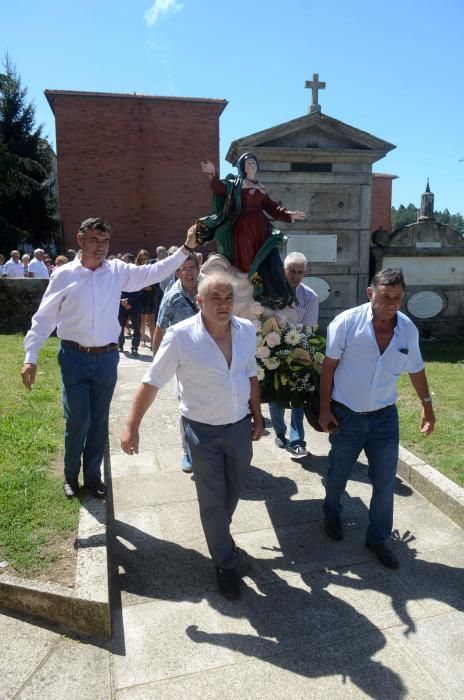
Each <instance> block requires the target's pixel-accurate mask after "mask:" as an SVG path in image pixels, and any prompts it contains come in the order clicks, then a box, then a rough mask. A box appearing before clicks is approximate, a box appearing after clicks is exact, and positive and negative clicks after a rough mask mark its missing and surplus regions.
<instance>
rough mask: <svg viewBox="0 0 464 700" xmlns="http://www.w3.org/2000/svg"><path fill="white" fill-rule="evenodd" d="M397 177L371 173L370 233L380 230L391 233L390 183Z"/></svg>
mask: <svg viewBox="0 0 464 700" xmlns="http://www.w3.org/2000/svg"><path fill="white" fill-rule="evenodd" d="M397 177H398V176H397V175H386V174H384V173H372V199H371V227H370V230H371V233H374V231H378V230H379V229H380V228H381V229H382V230H383V231H387V232H388V233H391V205H392V181H393V180H396V178H397Z"/></svg>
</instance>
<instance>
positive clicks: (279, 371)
mask: <svg viewBox="0 0 464 700" xmlns="http://www.w3.org/2000/svg"><path fill="white" fill-rule="evenodd" d="M316 331H317V326H314V327H308V326H303V325H301V324H292V323H288V322H287V321H285V319H284V320H281V319H279V320H278V319H277V318H276V317H274V316H271V318H268V319H267V320H266V321H264V323H262V324H261V325H260V326H258V327H257V331H256V343H257V347H256V359H257V364H258V380H259V384H260V389H261V400H262V401H263V402H269V401H275V402H276V403H277V404H279V405H280V406H285V407H286V408H289V407H290V406H293V407H299V406H303V407H305V406H306V405H307V404H308V403H310V401H311V397H312V395H313V394H317V395H318V394H319V375H320V372H321V364H322V361H323V359H324V350H325V339H324V338H323V337H322V336H320V335H316Z"/></svg>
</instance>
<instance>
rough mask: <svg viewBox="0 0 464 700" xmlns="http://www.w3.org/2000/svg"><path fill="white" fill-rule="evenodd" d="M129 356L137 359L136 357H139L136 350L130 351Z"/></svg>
mask: <svg viewBox="0 0 464 700" xmlns="http://www.w3.org/2000/svg"><path fill="white" fill-rule="evenodd" d="M131 355H132V357H138V356H139V351H138V350H137V348H132V350H131Z"/></svg>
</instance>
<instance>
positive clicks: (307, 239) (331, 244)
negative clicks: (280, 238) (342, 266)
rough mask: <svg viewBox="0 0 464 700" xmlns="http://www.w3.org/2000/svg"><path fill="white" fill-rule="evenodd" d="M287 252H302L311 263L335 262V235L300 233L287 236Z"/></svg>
mask: <svg viewBox="0 0 464 700" xmlns="http://www.w3.org/2000/svg"><path fill="white" fill-rule="evenodd" d="M287 238H288V240H287V255H288V253H303V254H304V255H306V257H307V259H308V262H309V263H310V264H311V263H335V262H337V235H336V234H331V233H329V234H317V233H306V234H304V233H302V234H299V235H292V234H290V235H288V236H287Z"/></svg>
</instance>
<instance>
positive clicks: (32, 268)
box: [29, 248, 50, 280]
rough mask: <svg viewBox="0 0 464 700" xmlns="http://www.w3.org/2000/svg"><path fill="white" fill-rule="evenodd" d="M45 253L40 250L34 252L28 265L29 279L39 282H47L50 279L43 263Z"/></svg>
mask: <svg viewBox="0 0 464 700" xmlns="http://www.w3.org/2000/svg"><path fill="white" fill-rule="evenodd" d="M44 257H45V251H44V250H42V248H36V249H35V250H34V257H33V258H32V260H31V261H30V263H29V277H34V278H35V279H39V280H48V278H49V277H50V275H49V273H48V269H47V266H46V265H45V263H44Z"/></svg>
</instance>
